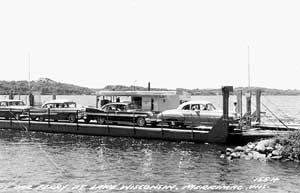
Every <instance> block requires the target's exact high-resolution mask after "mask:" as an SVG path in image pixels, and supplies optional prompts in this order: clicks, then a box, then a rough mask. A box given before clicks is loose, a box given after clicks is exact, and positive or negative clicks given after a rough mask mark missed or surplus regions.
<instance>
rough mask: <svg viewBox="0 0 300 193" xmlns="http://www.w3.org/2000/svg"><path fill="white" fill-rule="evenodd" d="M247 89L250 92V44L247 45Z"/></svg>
mask: <svg viewBox="0 0 300 193" xmlns="http://www.w3.org/2000/svg"><path fill="white" fill-rule="evenodd" d="M248 90H249V92H250V46H249V45H248Z"/></svg>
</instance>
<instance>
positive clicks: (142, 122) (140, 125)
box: [136, 117, 146, 127]
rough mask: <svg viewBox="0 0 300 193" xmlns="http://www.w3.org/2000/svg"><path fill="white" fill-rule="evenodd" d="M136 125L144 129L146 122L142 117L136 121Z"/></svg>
mask: <svg viewBox="0 0 300 193" xmlns="http://www.w3.org/2000/svg"><path fill="white" fill-rule="evenodd" d="M136 123H137V125H138V126H139V127H144V126H145V125H146V121H145V119H144V118H143V117H139V118H138V119H137V120H136Z"/></svg>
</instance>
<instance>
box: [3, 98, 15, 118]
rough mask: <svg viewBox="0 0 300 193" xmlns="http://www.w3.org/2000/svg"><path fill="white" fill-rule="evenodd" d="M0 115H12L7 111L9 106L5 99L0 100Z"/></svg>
mask: <svg viewBox="0 0 300 193" xmlns="http://www.w3.org/2000/svg"><path fill="white" fill-rule="evenodd" d="M0 117H5V118H9V117H12V116H11V115H10V112H9V107H8V106H7V102H6V101H1V102H0Z"/></svg>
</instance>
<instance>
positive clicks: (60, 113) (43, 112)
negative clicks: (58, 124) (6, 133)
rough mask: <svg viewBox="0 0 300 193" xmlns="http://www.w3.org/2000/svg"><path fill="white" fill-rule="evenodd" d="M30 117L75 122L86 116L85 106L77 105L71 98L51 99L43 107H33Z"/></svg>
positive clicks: (41, 119)
mask: <svg viewBox="0 0 300 193" xmlns="http://www.w3.org/2000/svg"><path fill="white" fill-rule="evenodd" d="M30 117H31V119H32V120H40V121H44V120H45V119H52V120H54V121H58V120H68V121H69V122H71V123H74V122H76V121H77V120H79V119H84V118H85V108H84V107H81V106H77V104H76V103H75V102H73V101H70V100H51V101H48V102H46V103H44V104H43V105H42V107H41V108H36V109H32V110H31V112H30Z"/></svg>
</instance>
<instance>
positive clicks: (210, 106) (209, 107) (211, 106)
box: [206, 104, 216, 111]
mask: <svg viewBox="0 0 300 193" xmlns="http://www.w3.org/2000/svg"><path fill="white" fill-rule="evenodd" d="M206 110H208V111H213V110H216V108H215V107H214V105H212V104H207V105H206Z"/></svg>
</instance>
